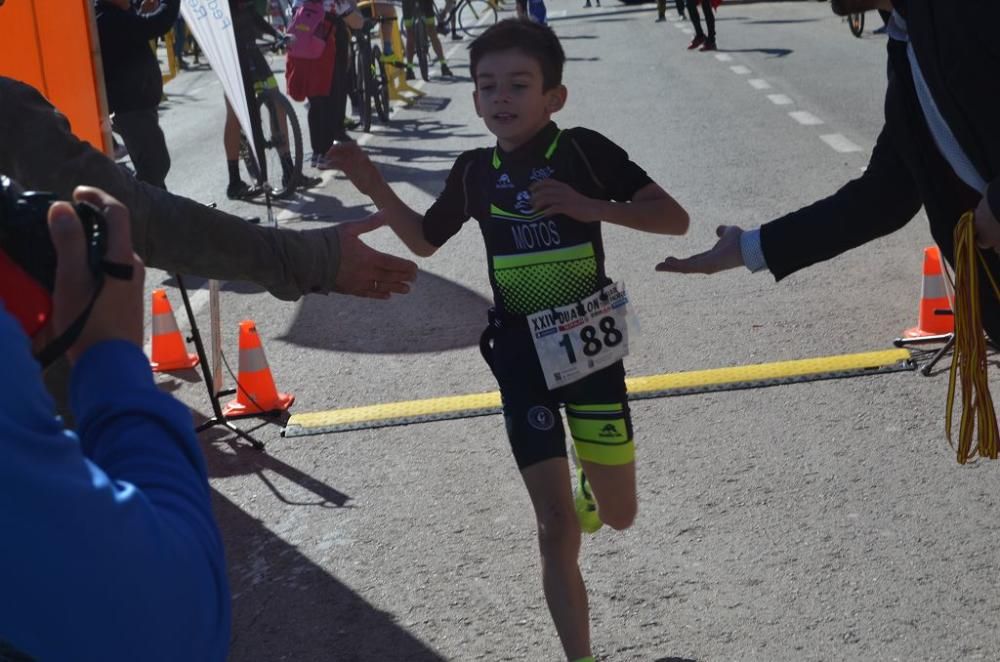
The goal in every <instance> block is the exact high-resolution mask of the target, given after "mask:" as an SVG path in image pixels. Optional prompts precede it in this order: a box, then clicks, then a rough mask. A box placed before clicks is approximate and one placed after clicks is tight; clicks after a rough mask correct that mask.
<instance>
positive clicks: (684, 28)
mask: <svg viewBox="0 0 1000 662" xmlns="http://www.w3.org/2000/svg"><path fill="white" fill-rule="evenodd" d="M681 32H683V33H684V34H694V30H692V29H691V28H689V27H687V26H685V27H683V28H681Z"/></svg>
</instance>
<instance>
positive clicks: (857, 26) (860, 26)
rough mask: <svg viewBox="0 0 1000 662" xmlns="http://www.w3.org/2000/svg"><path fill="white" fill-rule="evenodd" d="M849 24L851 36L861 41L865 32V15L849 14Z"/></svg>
mask: <svg viewBox="0 0 1000 662" xmlns="http://www.w3.org/2000/svg"><path fill="white" fill-rule="evenodd" d="M847 24H848V26H850V28H851V34H852V35H854V36H855V37H857V38H858V39H860V38H861V35H862V33H864V31H865V15H864V13H857V14H848V15H847Z"/></svg>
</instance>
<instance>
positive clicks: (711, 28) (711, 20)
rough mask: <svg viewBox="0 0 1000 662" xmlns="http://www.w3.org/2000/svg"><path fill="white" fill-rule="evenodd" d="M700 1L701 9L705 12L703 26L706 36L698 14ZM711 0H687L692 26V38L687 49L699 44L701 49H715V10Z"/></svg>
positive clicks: (694, 47)
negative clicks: (706, 32)
mask: <svg viewBox="0 0 1000 662" xmlns="http://www.w3.org/2000/svg"><path fill="white" fill-rule="evenodd" d="M699 2H700V3H701V10H702V11H703V12H704V13H705V27H706V28H708V35H707V36H706V34H705V32H704V30H702V29H701V17H700V16H699V15H698V3H699ZM713 4H714V3H713V0H687V7H688V15H689V16H690V17H691V24H692V25H693V26H694V39H692V40H691V43H690V44H688V50H689V51H691V50H694V49H696V48H698V47H699V46H700V47H701V48H698V50H701V51H714V50H715V10H714V9H713V6H712V5H713Z"/></svg>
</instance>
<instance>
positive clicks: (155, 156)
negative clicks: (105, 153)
mask: <svg viewBox="0 0 1000 662" xmlns="http://www.w3.org/2000/svg"><path fill="white" fill-rule="evenodd" d="M113 124H114V130H115V131H117V132H118V134H119V135H120V136H121V137H122V141H123V142H124V143H125V147H126V148H127V149H128V153H129V157H130V158H131V159H132V166H133V167H134V168H135V176H136V179H138V180H140V181H143V182H146V183H147V184H152V185H153V186H156V187H159V188H162V189H164V190H166V188H167V184H166V179H167V173H168V172H170V152H169V151H167V141H166V138H164V136H163V130H162V129H160V119H159V116H158V111H157V109H156V108H146V109H144V110H130V111H124V112H121V111H119V112H116V113H115V117H114V122H113Z"/></svg>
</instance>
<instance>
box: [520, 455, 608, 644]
mask: <svg viewBox="0 0 1000 662" xmlns="http://www.w3.org/2000/svg"><path fill="white" fill-rule="evenodd" d="M521 476H522V477H523V478H524V485H525V487H527V488H528V494H529V496H530V497H531V504H532V506H534V509H535V518H536V520H537V524H538V550H539V553H540V555H541V566H542V587H543V589H544V591H545V601H546V602H547V603H548V606H549V613H550V614H551V615H552V621H553V622H554V623H555V626H556V632H557V633H558V634H559V640H560V641H561V642H562V646H563V650H564V651H565V652H566V656H567V658H568V659H570V660H577V659H580V658H582V657H586V656H588V655H590V654H591V653H590V622H589V621H590V619H589V615H588V614H589V612H588V606H587V589H586V587H585V586H584V584H583V576H582V575H581V574H580V566H579V563H578V557H579V554H580V525H579V524H578V523H577V521H576V513H575V511H574V509H573V499H572V496H571V494H570V486H569V482H568V480H567V477H568V476H569V464H568V462H567V460H566V458H565V457H557V458H551V459H548V460H544V461H542V462H538V463H537V464H533V465H531V466H529V467H526V468H525V469H524V470H523V471H522V472H521Z"/></svg>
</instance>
